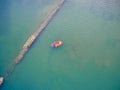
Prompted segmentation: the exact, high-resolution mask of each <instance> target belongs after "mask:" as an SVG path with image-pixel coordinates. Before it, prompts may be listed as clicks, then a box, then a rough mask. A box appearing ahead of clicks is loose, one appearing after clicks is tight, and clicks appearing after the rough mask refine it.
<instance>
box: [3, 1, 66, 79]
mask: <svg viewBox="0 0 120 90" xmlns="http://www.w3.org/2000/svg"><path fill="white" fill-rule="evenodd" d="M64 1H65V0H59V1H58V2H57V4H56V5H54V7H53V8H52V9H51V10H50V11H49V13H48V15H47V17H46V18H45V20H44V21H43V22H42V23H41V24H40V26H39V27H38V29H37V30H36V31H35V32H34V33H33V34H32V35H31V36H30V37H29V38H28V39H27V41H26V42H25V44H24V45H23V47H22V49H21V51H20V52H19V54H18V55H17V57H16V58H15V60H14V62H13V64H12V65H11V67H10V68H9V69H8V71H7V72H6V73H5V76H4V78H5V79H6V78H7V77H8V76H9V75H10V74H11V73H12V72H13V70H14V68H15V66H16V65H17V64H18V63H19V62H20V61H21V60H22V59H23V57H24V56H25V54H26V53H27V51H28V50H29V49H30V47H31V45H32V44H33V43H34V42H35V40H36V39H37V37H38V36H39V35H40V33H41V32H42V31H43V30H44V28H45V27H46V26H47V25H48V24H49V22H50V21H51V19H52V18H53V17H54V15H55V14H56V13H57V11H58V10H59V9H60V7H61V5H62V4H63V3H64Z"/></svg>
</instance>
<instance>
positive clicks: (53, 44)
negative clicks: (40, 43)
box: [51, 40, 63, 48]
mask: <svg viewBox="0 0 120 90" xmlns="http://www.w3.org/2000/svg"><path fill="white" fill-rule="evenodd" d="M62 44H63V43H62V41H61V40H58V41H54V42H52V43H51V47H53V48H54V47H59V46H61V45H62Z"/></svg>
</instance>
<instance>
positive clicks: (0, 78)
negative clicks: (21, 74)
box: [0, 77, 4, 85]
mask: <svg viewBox="0 0 120 90" xmlns="http://www.w3.org/2000/svg"><path fill="white" fill-rule="evenodd" d="M3 80H4V78H3V77H0V85H2V83H3Z"/></svg>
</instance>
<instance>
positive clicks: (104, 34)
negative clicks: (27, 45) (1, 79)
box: [0, 0, 120, 90]
mask: <svg viewBox="0 0 120 90" xmlns="http://www.w3.org/2000/svg"><path fill="white" fill-rule="evenodd" d="M24 1H26V2H24ZM24 1H21V2H19V1H15V0H12V2H7V3H6V2H4V4H5V5H4V4H2V5H3V6H2V7H4V6H6V4H10V6H9V9H8V8H7V7H6V8H4V9H1V11H2V10H4V11H2V13H3V14H4V15H5V14H6V13H8V14H7V15H6V18H7V19H6V18H5V19H6V22H4V23H2V22H0V28H2V29H0V49H1V50H0V61H1V63H0V75H3V74H4V73H5V71H6V70H7V69H8V68H9V66H10V64H11V63H12V61H13V59H14V58H15V56H16V55H17V53H18V52H19V50H20V49H21V47H22V45H23V44H24V42H25V41H26V39H27V37H28V36H29V35H30V34H31V33H32V32H34V31H35V29H36V28H37V26H38V25H39V24H40V22H41V21H42V20H43V19H44V18H45V14H46V13H47V11H48V10H49V9H50V7H51V5H52V4H53V3H54V2H55V0H51V1H50V0H37V1H36V2H34V1H33V0H31V1H27V0H24ZM47 1H49V2H47ZM2 3H3V2H2ZM19 3H20V5H19ZM17 5H19V7H18V8H15V7H16V6H17ZM21 5H23V6H24V7H20V6H21ZM119 10H120V2H119V0H114V1H113V0H109V1H108V0H100V1H99V0H67V1H66V2H65V4H64V5H63V7H62V8H61V10H60V11H59V12H58V13H57V14H56V15H55V17H54V18H53V20H52V21H51V22H50V23H49V25H48V26H47V27H46V29H45V30H44V31H43V32H42V34H41V35H40V36H39V38H38V39H37V40H36V42H35V43H34V44H33V46H32V47H31V49H30V51H29V52H28V53H27V55H26V56H25V58H24V59H23V60H22V62H21V63H20V64H18V65H17V66H16V68H15V71H14V72H13V73H12V74H11V75H10V76H9V78H8V79H7V80H6V81H5V83H4V84H3V86H2V87H1V88H0V89H1V90H119V89H120V86H119V85H120V72H119V68H120V11H119ZM0 17H1V18H0V19H3V18H4V17H3V16H2V15H1V16H0ZM5 19H3V21H4V20H5ZM3 26H4V27H3ZM54 40H63V46H61V47H59V48H56V49H53V48H51V46H50V43H51V42H52V41H54Z"/></svg>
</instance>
